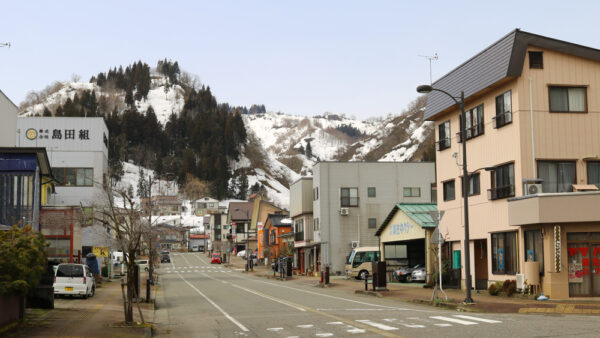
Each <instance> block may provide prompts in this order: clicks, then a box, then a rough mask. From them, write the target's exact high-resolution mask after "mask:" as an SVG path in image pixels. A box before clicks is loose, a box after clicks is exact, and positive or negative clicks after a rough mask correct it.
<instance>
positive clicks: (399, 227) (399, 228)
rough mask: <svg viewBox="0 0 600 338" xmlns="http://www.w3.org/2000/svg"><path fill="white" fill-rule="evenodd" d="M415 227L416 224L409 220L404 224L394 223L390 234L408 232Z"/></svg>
mask: <svg viewBox="0 0 600 338" xmlns="http://www.w3.org/2000/svg"><path fill="white" fill-rule="evenodd" d="M414 227H415V226H414V225H412V224H410V223H407V222H405V223H402V224H392V225H391V227H390V235H401V234H408V233H409V232H411V231H412V230H413V229H414Z"/></svg>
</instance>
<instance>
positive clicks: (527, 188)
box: [523, 178, 543, 196]
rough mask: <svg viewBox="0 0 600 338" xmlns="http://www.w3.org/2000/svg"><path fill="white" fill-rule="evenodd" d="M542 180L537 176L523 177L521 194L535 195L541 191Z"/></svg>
mask: <svg viewBox="0 0 600 338" xmlns="http://www.w3.org/2000/svg"><path fill="white" fill-rule="evenodd" d="M542 182H543V181H542V180H541V179H539V178H525V179H523V195H524V196H525V195H535V194H541V193H542V192H543V191H542Z"/></svg>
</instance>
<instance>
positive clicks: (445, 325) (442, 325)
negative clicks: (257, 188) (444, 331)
mask: <svg viewBox="0 0 600 338" xmlns="http://www.w3.org/2000/svg"><path fill="white" fill-rule="evenodd" d="M433 325H435V326H439V327H448V326H452V324H446V323H441V324H433Z"/></svg>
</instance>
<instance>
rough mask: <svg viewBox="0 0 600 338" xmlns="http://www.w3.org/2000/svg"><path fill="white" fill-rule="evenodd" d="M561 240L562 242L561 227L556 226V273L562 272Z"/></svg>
mask: <svg viewBox="0 0 600 338" xmlns="http://www.w3.org/2000/svg"><path fill="white" fill-rule="evenodd" d="M560 246H561V240H560V225H555V226H554V272H560V271H561V266H560V258H561V252H560Z"/></svg>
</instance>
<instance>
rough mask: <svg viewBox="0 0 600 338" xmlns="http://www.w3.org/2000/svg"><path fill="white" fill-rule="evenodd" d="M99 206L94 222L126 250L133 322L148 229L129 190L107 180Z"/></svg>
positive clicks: (128, 311) (128, 316) (128, 320)
mask: <svg viewBox="0 0 600 338" xmlns="http://www.w3.org/2000/svg"><path fill="white" fill-rule="evenodd" d="M97 202H98V207H94V209H93V210H94V211H93V216H92V217H93V221H95V222H98V223H100V224H103V225H104V226H106V227H107V228H109V229H111V230H112V231H113V233H114V235H115V240H116V242H117V245H118V247H119V248H120V249H121V250H122V251H123V259H124V260H125V263H126V264H127V296H126V302H125V307H124V308H125V309H124V311H125V322H126V323H132V322H133V298H134V297H135V298H139V295H135V284H134V283H135V280H134V276H135V269H136V265H135V256H136V253H137V252H138V251H139V250H140V249H141V246H142V241H143V237H144V236H146V235H147V232H148V230H149V227H148V224H145V223H144V222H143V220H142V217H141V216H142V214H141V210H140V208H139V205H137V204H136V202H135V200H134V196H132V195H130V194H129V193H128V192H127V189H124V188H118V187H114V186H112V185H111V184H109V183H108V182H105V183H104V184H103V185H102V197H101V198H100V200H99V201H97Z"/></svg>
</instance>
